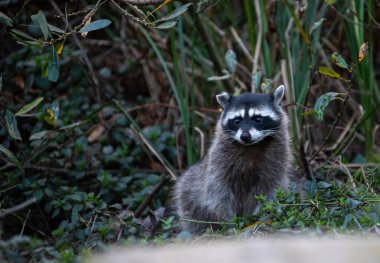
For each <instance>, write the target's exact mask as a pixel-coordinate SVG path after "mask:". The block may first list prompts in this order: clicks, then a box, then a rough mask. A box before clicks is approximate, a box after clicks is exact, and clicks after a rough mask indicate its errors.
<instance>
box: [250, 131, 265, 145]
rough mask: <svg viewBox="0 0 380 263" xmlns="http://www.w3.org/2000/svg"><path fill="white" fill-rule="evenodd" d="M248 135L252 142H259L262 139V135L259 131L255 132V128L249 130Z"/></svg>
mask: <svg viewBox="0 0 380 263" xmlns="http://www.w3.org/2000/svg"><path fill="white" fill-rule="evenodd" d="M249 134H251V138H252V141H254V142H259V141H261V140H262V139H264V134H263V133H262V132H261V131H258V130H256V129H255V128H251V129H249Z"/></svg>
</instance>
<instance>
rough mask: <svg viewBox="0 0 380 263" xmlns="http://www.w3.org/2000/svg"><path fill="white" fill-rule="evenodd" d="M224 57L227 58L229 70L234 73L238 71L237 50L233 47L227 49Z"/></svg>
mask: <svg viewBox="0 0 380 263" xmlns="http://www.w3.org/2000/svg"><path fill="white" fill-rule="evenodd" d="M224 59H225V60H226V63H227V67H228V70H229V71H230V72H231V73H233V74H234V73H235V72H236V66H237V59H236V54H235V52H234V51H233V50H231V49H229V50H227V52H226V55H225V56H224Z"/></svg>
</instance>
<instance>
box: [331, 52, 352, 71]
mask: <svg viewBox="0 0 380 263" xmlns="http://www.w3.org/2000/svg"><path fill="white" fill-rule="evenodd" d="M331 59H332V61H333V62H334V63H335V64H336V65H337V66H338V67H340V68H344V69H348V64H347V62H346V61H345V60H344V58H343V57H342V56H341V55H339V54H338V53H337V52H334V53H333V54H332V55H331Z"/></svg>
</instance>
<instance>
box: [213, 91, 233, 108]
mask: <svg viewBox="0 0 380 263" xmlns="http://www.w3.org/2000/svg"><path fill="white" fill-rule="evenodd" d="M230 98H231V95H230V94H229V93H227V92H223V93H221V94H219V95H216V100H217V101H218V103H219V105H220V106H222V108H223V109H225V108H227V106H228V104H229V103H230Z"/></svg>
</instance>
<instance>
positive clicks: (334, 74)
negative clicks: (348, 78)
mask: <svg viewBox="0 0 380 263" xmlns="http://www.w3.org/2000/svg"><path fill="white" fill-rule="evenodd" d="M318 71H319V73H321V74H323V75H326V76H329V77H331V78H335V79H341V80H344V79H343V78H342V76H341V75H340V74H339V73H338V72H336V71H335V70H333V69H331V68H328V67H319V69H318Z"/></svg>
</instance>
